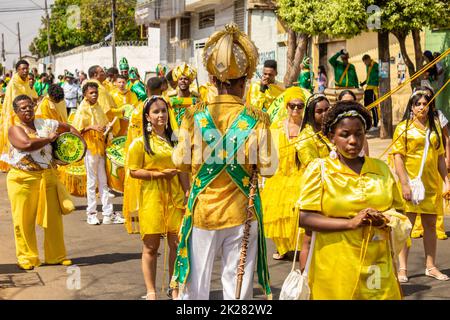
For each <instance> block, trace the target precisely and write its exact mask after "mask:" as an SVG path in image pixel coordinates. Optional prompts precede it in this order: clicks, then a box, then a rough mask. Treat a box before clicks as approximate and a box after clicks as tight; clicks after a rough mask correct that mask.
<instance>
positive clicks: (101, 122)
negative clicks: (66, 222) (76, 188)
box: [73, 82, 125, 225]
mask: <svg viewBox="0 0 450 320" xmlns="http://www.w3.org/2000/svg"><path fill="white" fill-rule="evenodd" d="M83 96H84V99H83V101H82V102H81V104H80V106H79V108H78V111H77V113H76V115H75V117H74V119H73V126H74V127H75V128H76V129H77V130H78V131H80V133H81V135H82V136H83V138H84V139H85V141H86V145H87V149H88V150H87V152H86V156H85V157H84V164H85V167H86V175H87V209H86V213H87V223H88V224H92V225H98V224H100V221H99V220H98V218H97V196H96V187H97V186H98V191H99V195H100V199H101V202H102V213H103V221H102V222H103V224H111V223H124V222H125V220H124V219H123V218H122V217H121V216H120V215H119V214H117V213H115V212H113V205H112V203H111V200H110V198H109V188H108V184H107V180H106V171H105V148H106V146H105V139H104V137H103V133H104V132H105V129H106V126H107V125H108V118H107V115H106V114H105V113H104V111H103V109H102V107H101V106H100V105H99V104H98V84H96V83H93V82H87V83H86V84H85V85H84V86H83ZM116 123H117V124H118V121H116ZM119 128H120V127H118V126H117V125H115V127H113V132H117V131H118V129H119Z"/></svg>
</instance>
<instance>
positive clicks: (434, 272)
mask: <svg viewBox="0 0 450 320" xmlns="http://www.w3.org/2000/svg"><path fill="white" fill-rule="evenodd" d="M430 100H431V96H430V95H429V93H428V92H427V91H420V90H419V91H415V92H414V93H413V94H412V95H411V97H410V99H409V101H408V105H407V107H406V110H405V114H404V116H403V121H402V122H400V123H399V124H398V125H397V127H396V129H395V132H394V137H393V140H394V141H396V142H395V144H394V145H393V147H392V150H391V152H390V154H392V155H393V156H394V165H395V171H396V173H397V175H398V178H399V184H400V186H401V190H402V194H403V198H404V200H405V204H404V206H405V212H406V214H407V216H408V218H409V219H410V220H411V224H412V225H414V222H415V219H416V215H417V214H420V216H421V221H422V225H423V229H424V232H423V245H424V250H425V257H426V261H425V265H426V268H425V275H426V276H430V277H433V278H436V279H437V280H442V281H446V280H449V277H448V276H447V275H445V274H443V273H442V272H441V271H439V269H438V268H437V267H436V251H437V250H436V246H437V240H436V216H437V214H438V213H440V212H441V211H442V205H443V198H442V194H443V190H442V185H443V182H445V191H446V192H447V191H450V182H449V179H448V177H447V167H446V164H445V149H444V143H443V140H442V132H441V130H440V125H439V121H438V119H437V118H435V114H434V111H433V109H432V108H430V107H429V106H428V103H429V102H430ZM413 118H414V119H415V120H414V121H413ZM411 122H412V123H411ZM427 141H428V142H427ZM426 144H428V145H429V147H428V151H427V153H426V155H425V162H424V166H423V168H422V159H423V157H424V152H425V146H426ZM421 168H422V170H423V171H422V175H421V177H420V180H421V181H422V183H423V187H424V189H425V191H424V192H425V197H424V199H423V200H422V201H414V202H412V201H413V200H414V199H413V198H412V192H411V186H410V180H412V179H415V178H417V177H418V176H419V174H420V171H421ZM408 253H409V248H408V247H407V246H405V248H404V249H403V250H402V252H401V254H400V257H399V258H400V259H399V260H400V264H399V281H401V282H408V276H407V269H408V268H407V261H408Z"/></svg>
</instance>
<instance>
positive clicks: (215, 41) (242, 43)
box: [203, 22, 258, 82]
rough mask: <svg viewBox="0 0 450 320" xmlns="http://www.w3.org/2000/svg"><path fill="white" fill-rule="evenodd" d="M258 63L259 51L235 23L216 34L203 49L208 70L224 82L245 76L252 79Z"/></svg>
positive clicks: (204, 62) (204, 61)
mask: <svg viewBox="0 0 450 320" xmlns="http://www.w3.org/2000/svg"><path fill="white" fill-rule="evenodd" d="M257 63H258V49H257V48H256V46H255V44H254V43H253V42H252V41H251V40H250V38H249V37H248V36H247V35H246V34H245V33H243V32H241V31H239V28H238V26H237V25H236V24H235V23H234V22H232V23H230V24H227V25H226V26H225V30H221V31H217V32H216V33H214V34H213V35H212V36H211V37H210V38H209V39H208V41H207V42H206V44H205V48H204V49H203V64H204V65H205V68H206V70H207V71H208V73H209V74H211V75H213V76H215V77H216V78H217V79H219V80H220V81H222V82H225V81H227V80H231V79H238V78H241V77H243V76H247V77H248V78H252V77H253V74H254V73H255V70H256V66H257Z"/></svg>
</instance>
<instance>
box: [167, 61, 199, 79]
mask: <svg viewBox="0 0 450 320" xmlns="http://www.w3.org/2000/svg"><path fill="white" fill-rule="evenodd" d="M181 76H185V77H188V78H189V79H190V80H191V81H193V80H194V79H195V77H196V76H197V70H195V68H193V67H191V66H190V65H188V64H186V63H183V64H182V65H179V66H177V67H176V68H175V69H173V71H172V78H173V80H174V81H178V79H180V77H181Z"/></svg>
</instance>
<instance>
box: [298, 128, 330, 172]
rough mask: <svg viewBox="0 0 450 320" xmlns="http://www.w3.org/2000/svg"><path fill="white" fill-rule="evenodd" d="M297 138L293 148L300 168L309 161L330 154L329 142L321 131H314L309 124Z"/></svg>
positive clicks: (305, 165) (304, 166)
mask: <svg viewBox="0 0 450 320" xmlns="http://www.w3.org/2000/svg"><path fill="white" fill-rule="evenodd" d="M297 140H298V142H297V144H296V146H295V148H296V150H297V157H298V160H299V161H300V164H301V167H302V168H306V167H307V166H308V164H309V163H310V162H311V161H313V160H315V159H317V158H325V157H326V156H328V155H329V154H330V149H331V142H330V141H329V140H328V138H327V137H325V136H324V135H323V134H322V133H321V132H318V133H316V132H314V129H313V128H312V127H311V126H310V125H309V124H308V125H306V126H305V128H304V129H303V130H302V131H301V132H300V135H299V137H298V139H297Z"/></svg>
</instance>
